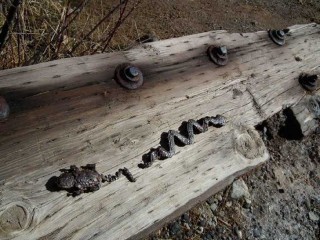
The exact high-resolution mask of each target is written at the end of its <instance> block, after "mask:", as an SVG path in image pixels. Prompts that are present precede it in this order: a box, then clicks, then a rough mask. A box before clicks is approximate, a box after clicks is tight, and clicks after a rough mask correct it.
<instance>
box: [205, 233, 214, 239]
mask: <svg viewBox="0 0 320 240" xmlns="http://www.w3.org/2000/svg"><path fill="white" fill-rule="evenodd" d="M204 239H207V240H212V239H213V238H212V236H211V234H210V233H207V234H206V236H205V237H204Z"/></svg>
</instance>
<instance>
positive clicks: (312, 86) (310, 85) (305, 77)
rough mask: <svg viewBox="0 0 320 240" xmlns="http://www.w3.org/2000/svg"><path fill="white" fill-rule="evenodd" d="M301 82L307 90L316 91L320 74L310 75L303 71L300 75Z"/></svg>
mask: <svg viewBox="0 0 320 240" xmlns="http://www.w3.org/2000/svg"><path fill="white" fill-rule="evenodd" d="M299 83H300V84H301V86H302V87H303V88H304V89H305V90H307V91H311V92H312V91H315V90H317V87H318V75H315V74H313V75H310V74H307V73H302V74H301V75H300V76H299Z"/></svg>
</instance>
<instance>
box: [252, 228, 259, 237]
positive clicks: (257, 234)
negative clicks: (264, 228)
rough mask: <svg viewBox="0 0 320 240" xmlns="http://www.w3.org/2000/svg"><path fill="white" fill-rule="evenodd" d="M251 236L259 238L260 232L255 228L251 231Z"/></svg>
mask: <svg viewBox="0 0 320 240" xmlns="http://www.w3.org/2000/svg"><path fill="white" fill-rule="evenodd" d="M253 236H254V237H256V238H258V237H260V236H261V231H260V230H259V229H257V228H255V229H254V230H253Z"/></svg>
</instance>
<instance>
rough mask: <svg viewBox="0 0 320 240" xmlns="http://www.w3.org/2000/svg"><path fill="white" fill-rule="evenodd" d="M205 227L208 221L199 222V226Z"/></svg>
mask: <svg viewBox="0 0 320 240" xmlns="http://www.w3.org/2000/svg"><path fill="white" fill-rule="evenodd" d="M205 225H206V221H205V220H204V219H203V220H200V221H199V222H198V226H201V227H204V226H205Z"/></svg>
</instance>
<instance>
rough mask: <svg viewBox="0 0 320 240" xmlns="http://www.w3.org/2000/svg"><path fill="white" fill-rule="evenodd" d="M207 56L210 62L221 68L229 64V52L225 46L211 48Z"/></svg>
mask: <svg viewBox="0 0 320 240" xmlns="http://www.w3.org/2000/svg"><path fill="white" fill-rule="evenodd" d="M207 54H208V56H209V58H210V60H211V61H212V62H214V63H215V64H217V65H219V66H225V65H226V64H227V63H228V50H227V48H226V47H225V46H219V47H217V46H210V47H209V48H208V50H207Z"/></svg>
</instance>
